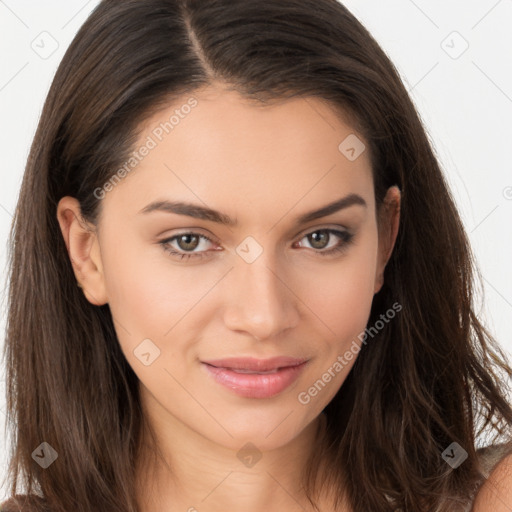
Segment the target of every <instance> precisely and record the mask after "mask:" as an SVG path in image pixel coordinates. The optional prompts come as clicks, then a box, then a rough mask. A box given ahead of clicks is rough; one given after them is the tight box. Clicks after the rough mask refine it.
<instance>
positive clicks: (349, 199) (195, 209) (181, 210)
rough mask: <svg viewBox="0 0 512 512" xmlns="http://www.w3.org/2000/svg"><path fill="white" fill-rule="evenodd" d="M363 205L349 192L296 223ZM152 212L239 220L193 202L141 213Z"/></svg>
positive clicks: (153, 206) (161, 204)
mask: <svg viewBox="0 0 512 512" xmlns="http://www.w3.org/2000/svg"><path fill="white" fill-rule="evenodd" d="M354 205H361V206H363V207H365V208H366V207H367V206H368V205H367V204H366V201H365V200H364V199H363V198H362V197H361V196H360V195H358V194H349V195H348V196H345V197H342V198H341V199H338V200H336V201H334V202H332V203H329V204H327V205H325V206H322V207H321V208H318V209H317V210H313V211H311V212H308V213H305V214H302V215H301V216H300V217H298V219H297V221H296V223H297V224H304V223H306V222H310V221H312V220H316V219H320V218H322V217H326V216H327V215H331V214H333V213H336V212H338V211H340V210H343V209H345V208H349V207H350V206H354ZM151 212H167V213H174V214H177V215H187V216H188V217H193V218H195V219H201V220H207V221H211V222H216V223H218V224H222V225H225V226H230V227H235V226H237V225H238V221H237V220H236V219H232V218H231V217H229V215H226V214H225V213H222V212H219V211H217V210H212V209H211V208H207V207H205V206H200V205H197V204H193V203H185V202H182V201H167V200H164V201H153V202H152V203H150V204H148V205H147V206H145V207H144V208H143V209H142V210H140V211H139V212H138V213H139V214H141V213H142V214H147V213H151Z"/></svg>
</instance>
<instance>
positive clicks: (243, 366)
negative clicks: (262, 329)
mask: <svg viewBox="0 0 512 512" xmlns="http://www.w3.org/2000/svg"><path fill="white" fill-rule="evenodd" d="M305 361H306V359H305V358H297V357H288V356H279V357H273V358H270V359H255V358H253V357H238V358H230V359H215V360H211V361H203V363H205V364H209V365H210V366H215V367H216V368H225V369H229V370H233V371H239V372H240V373H272V372H275V371H277V370H278V369H279V368H287V367H291V366H298V365H299V364H302V363H304V362H305Z"/></svg>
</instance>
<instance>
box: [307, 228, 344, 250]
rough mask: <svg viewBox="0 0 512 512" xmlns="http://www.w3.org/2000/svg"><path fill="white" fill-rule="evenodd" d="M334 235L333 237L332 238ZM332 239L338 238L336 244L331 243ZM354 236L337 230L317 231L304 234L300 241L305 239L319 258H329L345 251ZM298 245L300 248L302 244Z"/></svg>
mask: <svg viewBox="0 0 512 512" xmlns="http://www.w3.org/2000/svg"><path fill="white" fill-rule="evenodd" d="M333 235H334V236H333ZM333 238H338V242H337V243H336V242H335V243H334V245H333V244H332V243H331V241H332V240H333ZM353 238H354V235H353V233H349V232H348V231H340V230H337V229H317V230H315V231H311V232H310V233H308V234H306V235H305V236H304V237H303V238H302V239H301V241H302V240H304V239H306V240H307V241H308V243H309V244H311V246H312V248H313V249H314V250H315V252H317V253H318V254H319V255H320V256H329V255H333V254H336V253H341V252H343V251H345V250H346V249H347V248H348V246H349V245H350V244H351V243H352V242H353ZM301 241H299V242H298V243H299V244H300V246H301V247H302V242H301ZM326 248H328V249H327V250H325V249H326Z"/></svg>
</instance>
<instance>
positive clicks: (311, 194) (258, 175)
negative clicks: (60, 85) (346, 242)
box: [107, 86, 373, 220]
mask: <svg viewBox="0 0 512 512" xmlns="http://www.w3.org/2000/svg"><path fill="white" fill-rule="evenodd" d="M365 145H366V143H365V142H364V141H363V139H362V136H361V135H359V134H357V133H356V132H355V130H354V129H353V128H352V127H351V126H350V125H348V124H347V122H346V121H345V120H344V119H343V117H342V115H341V113H340V110H339V109H336V108H334V107H333V106H332V105H331V104H329V103H328V102H326V101H325V100H322V99H320V98H316V97H296V98H290V99H284V100H280V101H275V100H274V101H272V102H271V103H268V104H262V103H259V102H256V101H254V100H248V99H247V98H245V97H243V96H241V95H240V94H239V93H238V92H236V91H229V90H226V89H223V88H219V87H215V86H212V87H207V88H205V89H202V90H200V91H197V92H195V93H194V94H190V95H184V96H183V97H182V99H180V100H178V101H174V102H173V103H172V104H170V105H168V106H167V107H165V108H163V109H161V110H160V111H158V112H157V113H155V114H154V115H152V116H151V117H150V118H149V119H148V120H147V121H146V122H145V123H144V124H143V125H142V126H141V127H140V131H139V139H138V141H137V144H136V145H135V147H134V151H135V152H137V153H139V156H138V158H137V162H136V165H134V166H133V169H129V172H128V173H126V174H127V176H126V178H123V180H121V182H120V183H119V184H118V185H117V186H116V187H115V188H114V190H112V191H109V192H108V193H107V202H112V203H113V202H116V204H118V205H121V204H124V206H125V207H126V208H128V209H130V210H131V211H135V209H137V211H138V210H139V209H140V208H142V207H144V205H145V204H147V202H149V201H150V200H155V199H157V198H161V199H168V198H173V199H177V198H179V199H181V200H189V201H192V200H193V201H195V202H198V201H201V202H203V203H204V204H207V205H208V206H211V207H215V208H216V209H220V210H222V211H227V209H231V210H232V211H233V212H234V213H233V216H234V217H237V218H240V217H241V218H242V220H243V215H244V210H245V211H247V213H251V214H252V215H253V216H254V215H262V214H263V213H264V211H265V210H266V211H271V212H272V216H273V217H275V215H276V214H279V212H280V211H281V210H282V213H284V212H285V211H286V210H290V209H291V208H293V207H294V206H295V205H297V208H299V204H300V205H301V206H303V208H302V210H304V209H306V208H307V207H308V206H312V207H315V206H318V205H320V204H326V203H328V202H329V201H334V200H336V199H339V198H340V197H341V196H343V195H347V194H350V193H357V194H360V195H365V196H366V197H365V198H366V200H367V202H368V204H369V206H370V207H371V206H372V198H371V197H369V195H368V194H369V193H370V192H373V180H372V176H371V165H370V158H369V155H368V151H367V150H365V149H364V147H365ZM143 148H146V149H145V150H143ZM347 149H349V150H352V149H355V156H356V158H353V157H354V151H352V152H349V153H348V154H347ZM142 153H143V156H141V154H142ZM237 208H239V209H240V210H241V214H240V215H239V213H238V211H237V210H236V209H237ZM254 209H256V210H257V211H255V210H254ZM298 211H301V210H300V208H299V210H298Z"/></svg>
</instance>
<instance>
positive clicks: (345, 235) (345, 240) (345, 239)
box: [159, 228, 354, 260]
mask: <svg viewBox="0 0 512 512" xmlns="http://www.w3.org/2000/svg"><path fill="white" fill-rule="evenodd" d="M320 232H325V233H329V234H334V235H336V236H337V237H339V238H341V242H340V243H339V244H338V245H337V246H335V247H333V248H331V249H329V250H327V251H322V250H315V249H313V250H314V251H315V252H316V253H317V254H318V255H319V256H332V255H335V254H340V253H342V252H344V251H345V250H346V249H347V247H348V246H349V245H350V244H351V243H352V242H353V238H354V235H353V233H349V232H348V231H339V230H336V229H328V228H326V229H316V230H314V231H310V232H309V233H306V234H305V235H304V236H303V237H302V238H306V237H307V236H309V235H312V234H313V233H320ZM185 235H192V236H197V237H199V238H202V239H203V240H207V241H208V242H212V243H215V242H214V241H213V240H212V239H211V238H208V237H207V236H205V235H201V234H200V233H194V232H185V233H179V234H178V235H174V236H173V237H171V238H166V239H165V240H162V241H161V242H159V244H160V245H161V246H162V248H163V250H164V251H165V252H167V253H169V254H170V255H171V256H176V257H179V258H180V259H181V260H183V259H184V258H185V259H187V260H189V259H190V258H203V257H204V253H205V252H206V251H202V252H198V253H186V252H179V251H176V250H174V249H172V248H171V247H170V246H169V244H170V243H171V242H173V241H174V240H176V239H178V238H179V237H181V236H185ZM302 238H301V240H302ZM329 242H330V239H329Z"/></svg>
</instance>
